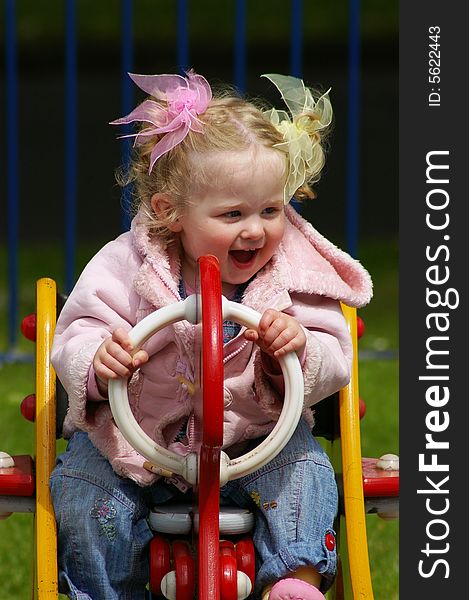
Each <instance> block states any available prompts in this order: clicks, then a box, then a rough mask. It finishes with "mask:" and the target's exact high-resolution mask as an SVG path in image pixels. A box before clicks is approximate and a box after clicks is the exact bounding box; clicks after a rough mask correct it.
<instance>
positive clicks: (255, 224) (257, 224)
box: [240, 215, 264, 240]
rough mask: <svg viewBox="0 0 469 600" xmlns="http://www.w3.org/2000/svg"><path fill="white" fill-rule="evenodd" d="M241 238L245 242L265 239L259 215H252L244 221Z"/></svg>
mask: <svg viewBox="0 0 469 600" xmlns="http://www.w3.org/2000/svg"><path fill="white" fill-rule="evenodd" d="M240 237H241V238H242V239H243V240H259V239H261V238H263V237H264V227H263V224H262V221H261V219H260V218H259V217H258V216H257V215H252V216H251V217H249V218H248V219H246V220H245V221H244V223H243V229H242V231H241V235H240Z"/></svg>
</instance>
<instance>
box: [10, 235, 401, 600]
mask: <svg viewBox="0 0 469 600" xmlns="http://www.w3.org/2000/svg"><path fill="white" fill-rule="evenodd" d="M98 247H99V243H97V244H93V245H91V246H90V245H87V246H83V247H80V249H79V252H78V258H77V273H79V271H80V269H81V267H82V266H83V265H84V264H85V263H86V261H87V260H88V259H89V257H90V256H91V254H92V253H94V251H95V250H96V249H97V248H98ZM4 258H5V254H4V251H3V252H2V250H1V249H0V319H1V320H0V352H2V351H5V349H6V334H5V331H6V329H5V323H6V318H5V314H4V313H5V310H4V307H5V304H6V297H7V294H6V284H5V283H4V282H5V281H6V274H5V272H4V271H2V268H4V267H3V265H4V264H5V262H6V261H5V260H4ZM360 260H361V262H362V263H363V264H364V265H365V266H366V267H367V268H368V269H369V271H370V273H371V275H372V277H373V280H374V287H375V296H374V299H373V301H372V303H371V304H370V306H369V307H367V308H366V309H363V310H361V311H360V314H361V316H362V317H363V319H364V320H365V325H366V332H365V335H364V336H363V338H362V339H361V340H360V346H359V348H360V350H367V351H378V353H377V358H379V357H380V354H379V351H382V350H396V349H397V348H398V334H397V243H396V242H394V241H390V240H386V241H385V242H384V241H383V240H369V241H367V242H366V243H363V244H362V245H361V248H360ZM20 267H21V282H20V299H21V302H20V305H21V309H20V314H21V315H24V314H26V313H27V312H30V311H32V310H34V293H35V292H34V289H35V280H36V279H37V278H38V277H41V276H45V275H48V276H52V277H54V278H56V279H57V280H58V281H59V282H61V281H62V272H63V257H62V255H61V253H60V251H59V250H58V249H57V247H54V246H53V245H49V246H47V245H41V246H40V248H39V247H31V246H29V247H28V248H24V247H22V250H21V255H20ZM59 287H61V285H59ZM17 350H18V351H21V352H29V353H32V352H33V346H32V344H31V342H27V341H26V340H21V339H20V342H19V344H18V348H17ZM33 391H34V367H33V365H32V364H20V363H14V364H1V363H0V450H4V451H8V452H10V453H11V454H33V453H34V450H33V448H34V426H33V425H32V424H31V423H28V422H26V421H25V420H24V419H22V418H21V416H20V414H19V404H20V402H21V400H22V398H23V397H24V396H26V395H27V394H29V393H32V392H33ZM360 395H361V397H362V398H363V399H364V400H365V402H366V405H367V411H366V415H365V418H364V419H363V421H362V425H361V436H362V452H363V455H365V456H380V455H381V454H384V453H387V452H394V453H396V454H398V453H399V438H398V423H399V416H398V359H397V358H392V359H390V360H362V361H361V362H360ZM61 444H62V443H61ZM61 447H63V446H62V445H61ZM32 523H33V519H32V517H31V516H30V515H21V514H15V515H12V516H11V517H10V518H9V519H6V520H5V521H0V599H1V600H4V599H5V600H27V599H29V598H30V597H31V569H32V558H31V557H32V549H33V542H32V539H33V537H32V536H33V529H32V527H33V525H32ZM367 533H368V542H369V555H370V564H371V571H372V580H373V587H374V594H375V599H376V600H397V599H398V597H399V594H398V580H399V574H398V556H399V548H398V543H399V522H398V521H383V520H381V519H379V518H378V517H377V516H376V515H369V516H368V517H367Z"/></svg>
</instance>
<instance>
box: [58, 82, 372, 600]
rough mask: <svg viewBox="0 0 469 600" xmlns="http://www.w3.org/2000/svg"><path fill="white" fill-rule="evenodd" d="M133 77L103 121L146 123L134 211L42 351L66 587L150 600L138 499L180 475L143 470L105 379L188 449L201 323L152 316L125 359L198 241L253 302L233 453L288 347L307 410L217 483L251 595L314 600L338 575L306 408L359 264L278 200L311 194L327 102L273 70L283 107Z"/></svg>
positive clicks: (73, 592)
mask: <svg viewBox="0 0 469 600" xmlns="http://www.w3.org/2000/svg"><path fill="white" fill-rule="evenodd" d="M131 77H132V79H133V80H134V82H135V83H136V84H137V85H138V86H139V87H140V88H141V89H142V90H144V91H145V92H146V93H147V94H149V97H148V98H147V99H146V100H145V101H144V102H143V103H142V104H140V105H139V106H138V107H137V108H136V109H135V110H134V111H133V112H132V113H130V114H129V115H128V116H126V117H124V118H122V119H119V120H117V121H114V122H113V123H114V124H123V123H129V122H138V123H140V128H139V130H138V132H137V133H136V134H135V147H134V150H135V152H134V160H133V164H132V167H131V173H130V178H131V179H132V180H133V181H134V183H135V190H136V198H137V212H136V216H135V217H134V219H133V222H132V227H131V230H130V231H129V232H127V233H124V234H122V235H121V236H120V237H118V238H117V239H116V240H114V241H112V242H110V243H109V244H107V245H106V246H105V247H104V248H103V249H102V250H101V251H100V252H98V254H97V255H96V256H95V257H94V258H93V259H92V260H91V261H90V263H89V264H88V265H87V266H86V268H85V269H84V271H83V273H82V275H81V277H80V279H79V280H78V282H77V284H76V286H75V288H74V290H73V291H72V293H71V295H70V297H69V298H68V300H67V302H66V304H65V307H64V308H63V310H62V312H61V315H60V317H59V320H58V323H57V328H56V333H55V339H54V346H53V352H52V362H53V365H54V367H55V369H56V372H57V374H58V376H59V378H60V380H61V382H62V383H63V385H64V387H65V389H66V390H67V392H68V395H69V403H70V408H69V410H68V414H67V417H66V420H65V425H64V434H65V436H66V437H67V438H70V441H69V444H68V449H67V452H65V453H64V454H63V455H62V456H60V457H59V458H58V460H57V465H56V468H55V470H54V472H53V474H52V478H51V490H52V497H53V502H54V506H55V511H56V517H57V524H58V543H59V570H60V590H61V591H62V592H63V593H66V594H68V595H69V597H70V598H76V599H80V600H84V599H90V598H91V599H92V600H111V599H114V598H115V599H119V600H122V599H123V598H128V599H132V600H137V599H142V598H144V597H145V585H146V583H147V581H148V578H149V567H148V557H147V545H148V542H149V540H150V539H151V537H152V533H151V531H150V529H149V526H148V523H147V517H148V514H149V509H150V507H151V506H152V505H154V504H158V503H163V502H166V501H167V500H169V499H170V498H172V497H174V496H175V495H177V494H180V493H182V492H181V491H179V490H178V488H177V486H179V485H180V484H184V482H181V481H179V482H176V483H177V485H174V482H171V481H169V480H165V479H163V478H159V477H158V476H157V475H155V474H154V473H152V472H150V471H148V470H146V469H145V466H144V462H145V459H144V458H143V457H142V456H140V455H139V454H138V453H137V452H136V451H135V450H134V449H133V448H132V447H130V445H129V444H128V443H127V442H126V441H125V439H124V438H123V436H122V435H121V433H120V432H119V430H118V429H117V428H116V426H115V424H114V422H113V419H112V415H111V412H110V409H109V405H108V402H107V389H108V382H109V380H110V379H113V378H120V377H129V376H131V379H130V383H129V398H130V403H131V406H132V410H133V411H134V414H135V416H136V418H137V421H138V422H139V424H140V426H141V427H142V429H143V430H144V431H145V432H146V433H147V434H148V435H150V436H152V437H153V438H154V439H155V440H156V442H158V443H159V444H161V445H163V446H165V447H168V448H170V449H171V450H173V451H175V452H178V453H179V454H182V455H184V454H187V453H188V452H190V451H194V450H196V449H197V448H198V445H199V443H200V442H199V434H200V421H199V415H200V413H199V409H198V406H197V401H196V397H195V396H194V392H193V390H194V387H195V385H196V384H197V381H196V378H197V377H198V373H197V372H196V367H195V357H194V341H195V340H194V337H195V332H194V330H195V327H194V326H193V325H191V324H189V323H187V322H185V321H183V322H180V323H176V324H174V325H172V326H171V327H167V328H164V329H163V330H161V331H159V332H158V333H157V334H156V335H154V336H153V337H152V338H151V339H150V340H149V341H148V342H147V343H146V344H145V345H144V347H143V348H142V349H140V350H139V351H138V352H135V353H134V352H133V348H132V345H131V343H130V341H129V337H128V331H129V330H130V329H131V328H132V327H133V326H134V325H135V324H136V323H137V322H138V321H140V320H141V319H143V318H144V317H145V316H147V315H148V314H149V313H150V312H152V311H154V310H155V309H158V308H160V307H162V306H166V305H168V304H171V303H174V302H178V301H180V300H181V298H184V297H185V296H186V295H187V294H189V293H192V291H193V290H194V288H195V278H196V271H197V259H198V257H199V256H201V255H204V254H209V253H210V254H213V255H215V256H216V257H217V258H218V260H219V263H220V269H221V279H222V286H223V293H224V294H225V295H226V296H227V297H228V298H230V299H232V300H235V301H237V302H241V303H243V304H245V305H247V306H250V307H252V308H253V309H255V310H257V311H259V312H261V313H262V318H261V321H260V324H259V328H258V331H255V330H251V329H246V328H244V327H241V326H236V325H235V324H233V323H225V324H224V336H225V340H224V342H225V345H224V357H225V358H224V363H225V388H224V397H225V417H224V419H225V420H224V448H225V449H226V451H227V453H228V454H229V455H230V456H236V455H240V454H242V453H244V452H245V451H246V447H247V445H255V444H257V443H258V442H259V439H258V438H261V437H263V436H265V435H267V434H268V433H269V432H270V431H271V430H272V428H273V427H274V424H275V420H276V419H277V418H278V415H279V413H280V411H281V405H282V397H283V388H282V375H281V371H280V369H279V365H278V362H277V359H278V358H279V357H280V356H282V355H283V354H285V353H287V352H290V351H294V352H296V353H297V355H298V357H299V359H300V362H301V365H302V370H303V375H304V384H305V397H304V407H305V410H304V418H303V419H302V420H301V421H300V424H299V425H298V428H297V430H296V432H295V433H294V435H293V437H292V438H291V440H290V442H289V443H288V444H287V445H286V447H285V448H284V449H283V450H282V451H281V452H280V454H279V455H278V456H277V457H276V458H275V459H274V460H273V461H272V462H271V463H270V464H268V465H267V466H265V467H263V468H262V469H260V470H259V471H257V472H255V473H252V474H251V475H248V476H246V477H243V478H241V479H238V480H234V481H230V482H229V483H228V484H226V485H225V486H224V487H223V488H222V490H221V494H222V497H223V498H224V499H230V500H231V501H232V502H235V503H237V504H238V505H240V506H243V507H246V506H249V507H251V508H252V510H253V511H254V513H255V519H256V526H255V531H254V543H255V546H256V550H257V553H258V557H259V563H260V568H259V570H258V575H257V580H256V589H255V591H254V597H255V598H261V599H262V600H267V599H270V600H290V599H302V600H318V599H323V598H324V596H323V592H325V591H326V590H327V589H328V588H329V586H330V585H331V583H332V581H333V578H334V575H335V572H336V561H337V558H336V550H335V537H334V531H333V522H334V517H335V516H336V512H337V489H336V484H335V479H334V473H333V470H332V467H331V465H330V463H329V460H328V458H327V455H326V454H325V453H324V451H323V450H322V449H321V447H320V445H319V443H318V442H317V441H316V440H315V439H314V437H313V435H312V434H311V428H312V425H313V423H314V419H313V411H312V410H311V406H313V405H314V404H316V403H317V402H319V401H320V400H321V399H323V398H325V397H326V396H329V395H330V394H332V393H334V392H336V391H337V390H338V389H340V388H341V387H342V386H344V385H345V384H346V383H347V382H348V380H349V374H350V364H351V359H352V346H351V340H350V336H349V333H348V330H347V327H346V324H345V321H344V318H343V316H342V312H341V309H340V304H339V302H340V301H344V302H345V303H347V304H349V305H352V306H362V305H364V304H366V303H367V302H368V301H369V299H370V297H371V282H370V278H369V275H368V273H367V272H366V271H365V270H364V269H363V268H362V267H361V266H360V265H359V263H358V262H356V261H355V260H353V259H352V258H351V257H349V256H348V255H347V254H345V253H343V252H342V251H340V250H339V249H337V248H336V247H335V246H333V245H332V244H331V243H330V242H329V241H327V240H326V239H325V238H323V237H322V236H321V235H320V234H319V233H318V232H317V231H316V230H315V229H313V227H312V226H311V225H310V224H309V223H307V222H306V221H305V220H304V219H303V218H302V217H301V216H300V215H299V214H298V213H297V212H296V211H295V210H294V209H292V208H291V207H289V206H288V203H289V201H290V199H291V198H292V197H293V196H294V197H295V198H296V199H299V200H301V199H305V198H312V197H314V193H313V191H312V189H311V188H310V183H311V182H314V181H316V180H317V178H318V177H319V174H320V171H321V168H322V166H323V162H324V155H323V148H322V144H323V137H324V134H325V133H326V131H327V128H328V126H329V125H330V122H331V118H332V110H331V106H330V102H329V100H328V97H327V95H323V96H320V97H318V96H316V97H315V96H314V95H313V93H312V92H311V90H310V89H308V88H306V87H305V86H304V84H303V82H302V81H301V80H299V79H296V78H293V77H285V76H281V75H267V76H266V77H267V78H268V79H270V81H272V82H273V83H274V85H275V86H276V87H277V88H278V90H279V91H280V92H281V94H282V97H283V99H284V100H285V103H286V105H287V107H288V109H289V112H286V111H277V110H275V109H271V110H268V111H265V110H263V109H262V108H260V107H258V106H256V105H254V104H253V103H250V102H247V101H246V100H244V99H241V98H239V97H237V96H236V95H234V94H229V93H227V92H225V93H222V94H219V95H218V96H217V97H213V96H212V91H211V88H210V86H209V84H208V82H207V81H206V80H205V79H204V78H203V77H201V76H200V75H197V74H195V73H194V72H189V73H187V76H186V77H181V76H179V75H152V76H143V75H131ZM194 384H195V385H194ZM186 487H187V486H186Z"/></svg>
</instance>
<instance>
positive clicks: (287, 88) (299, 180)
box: [261, 73, 332, 204]
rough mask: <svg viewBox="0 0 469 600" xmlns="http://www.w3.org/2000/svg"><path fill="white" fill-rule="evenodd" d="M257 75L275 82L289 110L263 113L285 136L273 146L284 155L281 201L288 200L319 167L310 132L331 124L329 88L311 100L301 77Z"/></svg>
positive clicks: (317, 148)
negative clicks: (285, 171) (286, 164)
mask: <svg viewBox="0 0 469 600" xmlns="http://www.w3.org/2000/svg"><path fill="white" fill-rule="evenodd" d="M261 77H266V78H267V79H269V80H270V81H271V82H272V83H273V84H274V85H275V87H276V88H277V89H278V90H279V92H280V94H281V96H282V99H283V101H284V102H285V104H286V105H287V107H288V109H289V111H290V114H291V117H290V115H289V114H288V112H287V111H285V110H276V109H275V108H272V109H271V110H269V111H266V112H265V113H264V114H265V115H266V117H267V118H268V119H269V120H270V122H271V123H272V124H273V125H274V127H276V129H277V130H278V131H279V132H280V133H281V134H282V136H283V139H284V140H285V141H284V142H282V143H280V144H275V146H274V147H275V148H278V149H279V150H282V151H283V152H285V153H286V154H287V156H288V165H289V172H288V176H287V180H286V182H285V187H284V192H283V200H284V203H285V204H288V203H289V202H290V200H291V198H292V197H293V195H294V194H295V192H296V191H297V190H298V188H299V187H301V186H302V185H303V184H304V183H305V181H307V180H310V179H312V178H314V177H315V176H316V175H318V174H319V172H320V170H321V168H322V164H323V152H322V149H321V146H320V143H319V139H317V138H316V137H315V136H314V133H315V132H317V131H321V129H325V128H326V127H328V126H329V125H330V124H331V121H332V105H331V103H330V100H329V96H328V94H329V91H330V90H328V91H327V92H326V93H325V94H323V95H322V96H321V97H320V98H318V99H317V100H315V99H314V97H313V95H312V93H311V90H310V89H308V88H307V87H305V84H304V82H303V80H302V79H298V78H297V77H291V76H290V75H278V74H275V73H270V74H264V75H261ZM312 116H314V118H313V119H312V118H311V117H312Z"/></svg>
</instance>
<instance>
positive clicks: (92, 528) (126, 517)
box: [50, 421, 338, 600]
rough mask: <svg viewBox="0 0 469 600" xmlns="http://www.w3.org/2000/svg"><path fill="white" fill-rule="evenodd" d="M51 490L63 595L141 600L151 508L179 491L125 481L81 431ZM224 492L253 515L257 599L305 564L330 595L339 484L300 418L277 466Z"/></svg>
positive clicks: (146, 576) (161, 484)
mask: <svg viewBox="0 0 469 600" xmlns="http://www.w3.org/2000/svg"><path fill="white" fill-rule="evenodd" d="M50 486H51V492H52V500H53V503H54V508H55V513H56V518H57V529H58V564H59V590H60V592H61V593H63V594H67V595H68V596H69V597H70V598H72V599H77V600H114V599H115V600H117V599H119V600H143V599H144V598H145V586H146V583H147V582H148V580H149V560H148V543H149V541H150V540H151V538H152V535H153V534H152V531H151V530H150V527H149V525H148V522H147V517H148V514H149V510H150V508H151V506H152V505H154V504H162V503H164V502H167V501H168V500H170V499H171V498H172V497H174V496H177V495H178V494H179V492H178V490H177V489H176V488H175V487H173V486H172V485H168V484H166V483H164V482H163V481H162V480H160V481H158V482H156V483H155V484H153V485H152V486H149V487H146V488H142V487H140V486H138V485H137V484H135V483H134V482H133V481H131V480H130V479H126V478H122V477H120V476H118V475H117V474H116V473H115V472H114V471H113V470H112V468H111V466H110V464H109V462H108V461H107V459H106V458H104V457H103V456H102V455H101V454H100V453H99V452H98V450H96V448H95V447H94V446H93V445H92V444H91V442H90V441H89V439H88V436H87V434H86V433H83V432H79V433H75V434H74V435H73V437H72V438H71V440H70V442H69V444H68V447H67V451H66V452H65V453H63V454H62V455H61V456H59V457H58V459H57V464H56V467H55V469H54V471H53V473H52V476H51V482H50ZM221 496H222V501H223V502H224V503H225V502H226V501H230V502H231V503H235V504H237V505H239V506H242V507H250V508H251V509H252V510H253V511H254V514H255V523H256V526H255V530H254V534H253V539H254V544H255V547H256V550H257V553H258V558H259V565H260V566H259V570H258V575H257V579H256V589H255V594H254V596H255V597H258V595H259V594H260V591H261V590H262V588H263V587H264V586H265V585H266V584H267V583H269V582H272V581H276V580H277V579H279V578H280V577H283V576H285V575H287V574H288V573H289V572H292V571H294V570H296V569H297V568H298V567H300V566H304V565H313V566H314V567H315V568H316V570H317V571H319V573H321V574H322V585H321V588H322V589H323V591H325V590H326V589H327V588H328V587H329V586H330V585H331V583H332V581H333V578H334V576H335V572H336V567H337V556H336V551H335V548H332V547H331V546H333V545H334V544H333V543H332V544H331V539H332V540H334V537H333V536H334V535H335V534H334V531H333V521H334V517H335V515H336V512H337V503H338V499H337V487H336V483H335V478H334V473H333V470H332V467H331V465H330V462H329V459H328V457H327V455H326V454H325V452H324V451H323V450H322V448H321V446H320V445H319V443H318V442H317V441H316V440H315V439H314V437H313V436H312V434H311V432H310V430H309V428H308V426H307V425H306V424H305V423H304V422H303V421H301V422H300V424H299V425H298V427H297V429H296V431H295V433H294V434H293V436H292V438H291V440H290V441H289V443H288V444H287V445H286V446H285V448H284V449H283V450H282V451H281V452H280V453H279V455H278V456H277V457H276V458H275V459H274V460H273V461H272V462H270V463H269V464H268V465H266V466H264V467H263V468H262V469H259V470H258V471H256V472H255V473H252V474H250V475H247V476H246V477H243V478H241V479H237V480H234V481H230V482H228V483H227V484H226V485H225V486H224V487H223V488H222V490H221Z"/></svg>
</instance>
